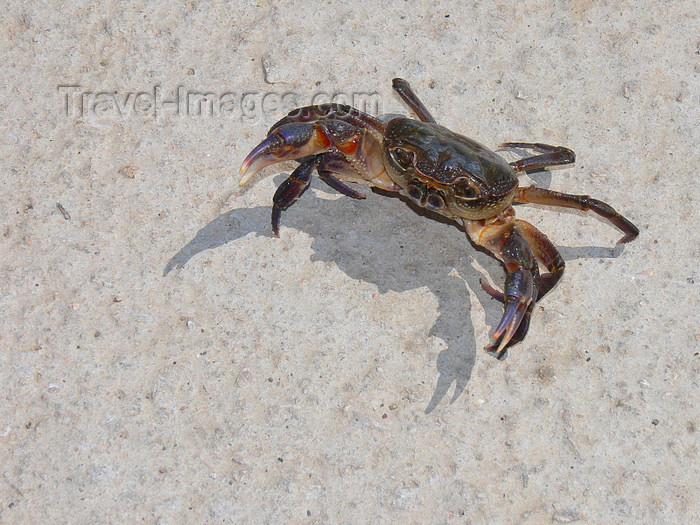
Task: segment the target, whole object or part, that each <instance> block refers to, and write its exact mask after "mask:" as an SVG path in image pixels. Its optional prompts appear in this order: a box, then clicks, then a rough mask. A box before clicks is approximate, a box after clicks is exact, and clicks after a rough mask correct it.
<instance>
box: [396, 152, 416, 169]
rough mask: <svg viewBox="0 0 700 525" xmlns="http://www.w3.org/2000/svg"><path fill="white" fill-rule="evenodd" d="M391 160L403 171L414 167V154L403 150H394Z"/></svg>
mask: <svg viewBox="0 0 700 525" xmlns="http://www.w3.org/2000/svg"><path fill="white" fill-rule="evenodd" d="M391 158H392V159H393V160H394V162H395V163H396V164H397V165H398V166H399V167H400V168H401V169H404V170H407V169H408V168H410V167H411V166H412V165H413V153H411V152H410V151H408V150H405V149H403V148H394V149H392V150H391Z"/></svg>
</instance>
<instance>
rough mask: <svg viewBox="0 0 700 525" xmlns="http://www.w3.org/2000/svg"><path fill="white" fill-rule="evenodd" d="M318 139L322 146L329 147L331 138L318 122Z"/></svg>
mask: <svg viewBox="0 0 700 525" xmlns="http://www.w3.org/2000/svg"><path fill="white" fill-rule="evenodd" d="M316 140H318V143H319V144H320V145H321V147H324V148H327V147H328V146H330V145H331V139H330V137H329V136H328V134H327V133H326V130H325V129H323V127H321V126H319V125H318V124H316Z"/></svg>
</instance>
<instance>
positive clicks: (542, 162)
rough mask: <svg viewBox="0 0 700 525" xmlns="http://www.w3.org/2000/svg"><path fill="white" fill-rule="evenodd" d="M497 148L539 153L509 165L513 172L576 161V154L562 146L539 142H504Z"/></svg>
mask: <svg viewBox="0 0 700 525" xmlns="http://www.w3.org/2000/svg"><path fill="white" fill-rule="evenodd" d="M498 147H499V148H527V149H534V150H535V151H539V152H540V153H542V155H536V156H534V157H527V158H524V159H519V160H516V161H513V162H511V163H510V167H511V168H513V170H515V171H528V170H536V169H539V168H547V167H549V166H560V165H562V164H572V163H573V162H575V161H576V154H575V153H574V152H573V151H571V150H570V149H568V148H565V147H563V146H550V145H549V144H540V143H539V142H535V143H532V142H504V143H503V144H501V145H500V146H498Z"/></svg>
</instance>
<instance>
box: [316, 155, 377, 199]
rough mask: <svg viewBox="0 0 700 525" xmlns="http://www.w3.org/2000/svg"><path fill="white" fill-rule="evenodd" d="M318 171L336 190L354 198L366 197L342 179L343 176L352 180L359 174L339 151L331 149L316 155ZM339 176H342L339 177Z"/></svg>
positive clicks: (323, 179)
mask: <svg viewBox="0 0 700 525" xmlns="http://www.w3.org/2000/svg"><path fill="white" fill-rule="evenodd" d="M316 171H317V172H318V177H319V178H320V179H321V180H322V181H323V182H325V183H326V184H328V186H330V187H331V188H333V189H334V190H335V191H338V192H340V193H342V194H343V195H347V196H348V197H352V198H353V199H364V198H365V196H364V195H363V194H362V193H360V192H359V191H357V190H354V189H352V188H350V187H348V186H347V185H345V183H343V181H342V180H341V178H342V179H344V180H350V181H352V180H357V179H358V177H359V174H358V173H357V170H356V169H355V168H353V167H352V164H351V163H350V162H349V161H348V160H347V159H346V158H345V156H344V155H343V154H342V153H340V152H339V151H329V152H328V153H324V154H322V155H318V156H317V157H316ZM336 175H337V176H336ZM338 176H339V177H340V178H338Z"/></svg>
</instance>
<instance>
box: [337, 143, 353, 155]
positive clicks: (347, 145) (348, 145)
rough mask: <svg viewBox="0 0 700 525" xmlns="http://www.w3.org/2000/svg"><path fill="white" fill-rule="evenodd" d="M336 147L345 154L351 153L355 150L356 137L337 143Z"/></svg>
mask: <svg viewBox="0 0 700 525" xmlns="http://www.w3.org/2000/svg"><path fill="white" fill-rule="evenodd" d="M338 149H339V150H340V151H342V152H343V153H345V154H346V155H352V154H354V153H355V151H356V150H357V139H352V140H351V141H349V142H346V143H345V144H342V145H339V146H338Z"/></svg>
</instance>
